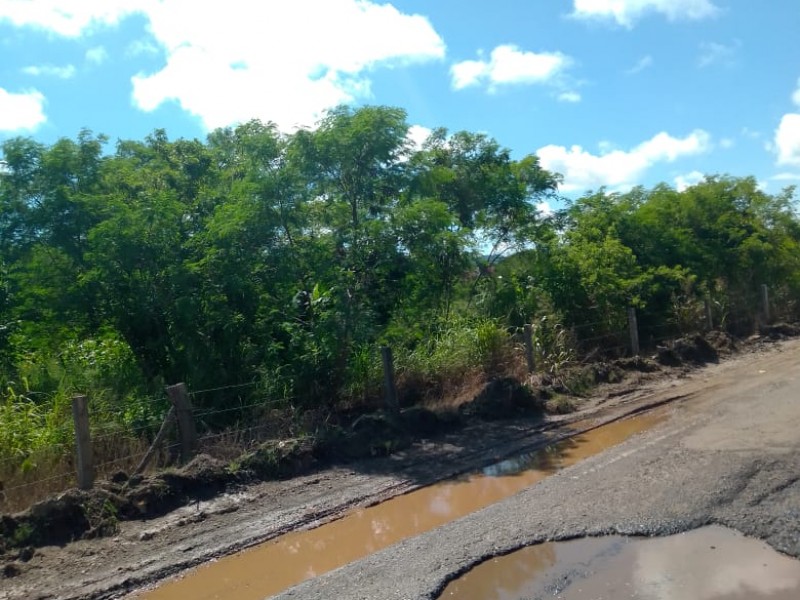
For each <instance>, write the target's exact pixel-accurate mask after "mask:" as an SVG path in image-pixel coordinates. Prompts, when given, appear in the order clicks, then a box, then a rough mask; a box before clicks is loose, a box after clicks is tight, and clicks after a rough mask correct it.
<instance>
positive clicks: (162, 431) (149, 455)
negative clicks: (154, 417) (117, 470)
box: [133, 405, 175, 475]
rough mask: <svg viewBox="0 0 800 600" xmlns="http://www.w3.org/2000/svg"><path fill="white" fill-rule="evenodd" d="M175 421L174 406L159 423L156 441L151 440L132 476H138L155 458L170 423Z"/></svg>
mask: <svg viewBox="0 0 800 600" xmlns="http://www.w3.org/2000/svg"><path fill="white" fill-rule="evenodd" d="M174 420H175V406H174V405H173V406H170V408H169V412H167V416H166V417H164V422H163V423H161V428H160V429H159V430H158V433H157V434H156V439H154V440H153V443H152V444H151V445H150V448H149V449H148V450H147V454H145V455H144V457H143V458H142V460H141V461H140V462H139V466H138V467H136V470H135V471H134V472H133V474H134V475H140V474H141V473H142V472H144V470H145V469H146V468H147V463H149V462H150V460H151V459H152V458H153V456H155V453H156V451H158V447H159V446H160V445H161V443H162V442H163V441H164V438H165V437H167V432H168V431H169V426H170V425H172V422H173V421H174Z"/></svg>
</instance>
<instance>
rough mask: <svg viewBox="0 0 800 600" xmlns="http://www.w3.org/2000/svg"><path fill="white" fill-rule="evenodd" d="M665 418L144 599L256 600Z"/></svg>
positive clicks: (282, 542) (443, 488)
mask: <svg viewBox="0 0 800 600" xmlns="http://www.w3.org/2000/svg"><path fill="white" fill-rule="evenodd" d="M663 419H664V413H655V414H646V415H641V416H638V417H634V418H631V419H625V420H623V421H617V422H616V423H612V424H610V425H606V426H603V427H600V428H598V429H595V430H593V431H590V432H588V433H585V434H582V435H579V436H576V437H574V438H571V439H569V440H565V441H563V442H559V443H557V444H553V445H552V446H550V447H548V448H546V449H544V450H541V451H539V452H536V453H532V454H527V455H524V456H520V457H517V458H516V459H513V460H506V461H503V462H501V463H498V464H496V465H493V466H491V467H487V468H486V469H484V470H483V471H482V472H481V473H475V474H472V475H469V476H464V477H461V478H457V479H454V480H450V481H445V482H442V483H439V484H436V485H432V486H429V487H426V488H421V489H419V490H416V491H414V492H411V493H409V494H405V495H403V496H397V497H395V498H392V499H391V500H387V501H386V502H383V503H381V504H378V505H375V506H372V507H369V508H365V509H360V510H355V511H353V512H351V513H349V514H347V515H345V516H344V517H342V518H341V519H339V520H337V521H333V522H331V523H328V524H327V525H323V526H321V527H318V528H316V529H312V530H309V531H299V532H294V533H289V534H286V535H283V536H281V537H279V538H276V539H275V540H272V541H270V542H267V543H265V544H262V545H260V546H257V547H255V548H251V549H250V550H246V551H244V552H240V553H239V554H235V555H232V556H228V557H226V558H223V559H221V560H219V561H217V562H214V563H211V564H208V565H204V566H203V567H200V568H199V569H197V570H196V571H193V572H190V573H189V574H188V575H187V576H186V577H185V578H183V579H178V580H173V581H170V582H167V583H166V584H164V585H162V586H161V587H159V588H156V589H155V590H152V591H151V592H148V593H145V594H143V595H142V597H143V598H146V599H147V600H165V599H179V598H180V599H183V598H193V599H197V600H203V599H209V600H210V599H212V598H214V599H222V598H231V599H233V598H235V599H236V600H248V599H253V600H261V599H262V598H264V597H266V596H270V595H273V594H277V593H278V592H281V591H283V590H285V589H287V588H289V587H291V586H293V585H296V584H298V583H300V582H302V581H303V580H305V579H310V578H312V577H316V576H318V575H321V574H323V573H327V572H328V571H331V570H333V569H336V568H338V567H341V566H343V565H346V564H348V563H351V562H353V561H355V560H358V559H360V558H363V557H364V556H367V555H369V554H372V553H373V552H377V551H378V550H382V549H383V548H386V547H388V546H390V545H392V544H395V543H397V542H400V541H402V540H404V539H407V538H409V537H412V536H415V535H419V534H421V533H424V532H426V531H430V530H431V529H434V528H436V527H439V526H440V525H443V524H445V523H448V522H450V521H453V520H455V519H457V518H459V517H462V516H464V515H467V514H469V513H472V512H475V511H477V510H480V509H482V508H484V507H486V506H489V505H490V504H493V503H495V502H498V501H500V500H502V499H503V498H507V497H509V496H511V495H513V494H516V493H517V492H519V491H520V490H522V489H524V488H526V487H528V486H530V485H532V484H534V483H536V482H537V481H540V480H541V479H543V478H545V477H547V476H548V475H550V474H552V473H553V472H555V471H557V470H558V469H562V468H564V467H568V466H570V465H572V464H575V463H576V462H578V461H580V460H582V459H584V458H587V457H589V456H593V455H595V454H598V453H600V452H602V451H603V450H605V449H607V448H609V447H611V446H614V445H616V444H619V443H620V442H622V441H624V440H625V439H627V438H629V437H630V436H632V435H634V434H636V433H638V432H641V431H643V430H645V429H648V428H650V427H652V426H654V425H655V424H657V423H658V422H659V421H661V420H663Z"/></svg>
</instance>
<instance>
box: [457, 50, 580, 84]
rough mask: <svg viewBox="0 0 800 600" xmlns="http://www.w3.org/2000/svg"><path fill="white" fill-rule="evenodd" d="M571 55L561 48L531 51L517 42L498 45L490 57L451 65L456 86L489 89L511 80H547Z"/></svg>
mask: <svg viewBox="0 0 800 600" xmlns="http://www.w3.org/2000/svg"><path fill="white" fill-rule="evenodd" d="M571 62H572V61H571V59H570V58H569V57H568V56H565V55H564V54H561V53H560V52H542V53H536V52H527V51H524V50H520V49H519V48H518V47H517V46H514V45H513V44H504V45H502V46H497V47H496V48H495V49H494V50H492V53H491V55H490V57H489V60H465V61H462V62H459V63H456V64H454V65H453V66H452V67H451V69H450V74H451V77H452V84H453V88H454V89H456V90H461V89H464V88H466V87H471V86H476V85H487V86H488V89H489V91H495V90H496V89H497V88H498V87H500V86H503V85H511V84H532V83H544V82H547V81H550V80H552V79H553V78H554V77H555V76H556V75H558V74H559V73H561V72H562V71H563V70H564V69H566V68H567V67H568V66H569V65H570V63H571Z"/></svg>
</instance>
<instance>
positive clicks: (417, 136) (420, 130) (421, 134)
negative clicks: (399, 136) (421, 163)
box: [406, 125, 433, 150]
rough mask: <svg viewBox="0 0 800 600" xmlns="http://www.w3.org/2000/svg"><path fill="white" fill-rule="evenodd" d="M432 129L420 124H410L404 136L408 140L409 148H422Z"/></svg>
mask: <svg viewBox="0 0 800 600" xmlns="http://www.w3.org/2000/svg"><path fill="white" fill-rule="evenodd" d="M431 133H433V132H432V130H431V129H429V128H428V127H423V126H422V125H412V126H411V127H409V128H408V134H407V135H406V138H407V139H408V142H409V143H410V144H411V148H412V149H414V150H419V149H421V148H422V144H424V143H425V140H427V139H428V137H430V135H431Z"/></svg>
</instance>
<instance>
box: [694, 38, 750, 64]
mask: <svg viewBox="0 0 800 600" xmlns="http://www.w3.org/2000/svg"><path fill="white" fill-rule="evenodd" d="M740 46H741V42H739V41H736V42H735V43H734V44H731V45H725V44H718V43H717V42H702V43H701V44H700V56H699V58H698V59H697V66H698V67H700V68H701V69H702V68H705V67H710V66H712V65H723V66H726V67H732V66H733V65H735V64H736V53H737V52H738V50H739V47H740Z"/></svg>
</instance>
